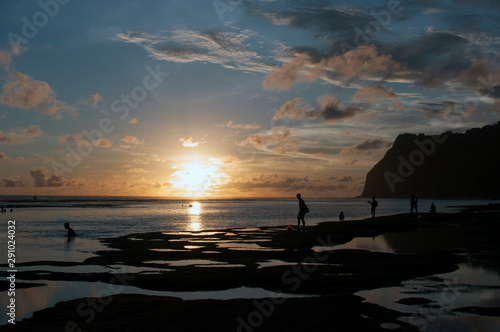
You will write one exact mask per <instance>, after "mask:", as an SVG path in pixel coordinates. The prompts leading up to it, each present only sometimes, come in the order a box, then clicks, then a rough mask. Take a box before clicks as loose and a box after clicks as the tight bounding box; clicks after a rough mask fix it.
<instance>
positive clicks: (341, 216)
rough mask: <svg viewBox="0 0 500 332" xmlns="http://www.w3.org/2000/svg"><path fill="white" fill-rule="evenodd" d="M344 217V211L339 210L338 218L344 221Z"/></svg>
mask: <svg viewBox="0 0 500 332" xmlns="http://www.w3.org/2000/svg"><path fill="white" fill-rule="evenodd" d="M344 219H345V217H344V211H340V214H339V220H340V221H344Z"/></svg>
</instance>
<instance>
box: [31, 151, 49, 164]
mask: <svg viewBox="0 0 500 332" xmlns="http://www.w3.org/2000/svg"><path fill="white" fill-rule="evenodd" d="M31 157H32V158H35V159H39V160H41V161H42V162H43V163H51V162H53V161H54V158H53V157H49V156H45V155H43V154H39V153H32V154H31Z"/></svg>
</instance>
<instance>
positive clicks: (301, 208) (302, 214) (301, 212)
mask: <svg viewBox="0 0 500 332" xmlns="http://www.w3.org/2000/svg"><path fill="white" fill-rule="evenodd" d="M297 199H298V200H299V213H298V214H297V229H298V230H299V231H300V221H301V220H302V229H303V230H304V231H305V230H306V221H305V220H304V217H305V215H306V213H308V212H309V208H308V207H307V205H306V203H304V200H303V199H302V198H301V196H300V194H297Z"/></svg>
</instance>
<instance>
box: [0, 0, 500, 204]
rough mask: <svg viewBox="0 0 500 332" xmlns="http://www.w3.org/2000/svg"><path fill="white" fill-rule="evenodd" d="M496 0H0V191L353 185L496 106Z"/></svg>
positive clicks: (485, 119)
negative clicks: (395, 156)
mask: <svg viewBox="0 0 500 332" xmlns="http://www.w3.org/2000/svg"><path fill="white" fill-rule="evenodd" d="M499 6H500V5H499V4H498V3H497V2H495V1H487V0H482V1H464V0H448V1H424V0H423V1H395V0H389V1H356V2H349V1H271V0H267V1H239V0H232V1H228V0H216V1H190V0H187V1H120V2H119V3H116V2H111V1H78V0H71V1H68V0H45V1H44V0H41V1H2V2H1V3H0V76H1V79H2V82H1V90H0V165H1V167H2V174H1V182H0V193H2V194H27V195H31V194H33V195H148V196H152V195H160V196H165V197H184V196H189V197H191V196H193V197H194V196H196V197H256V196H259V197H262V196H280V197H286V196H290V197H293V196H294V195H295V193H296V192H299V191H300V192H302V193H303V195H305V197H351V196H356V195H358V194H360V193H361V191H362V188H363V184H364V180H365V175H366V173H367V172H368V171H369V170H370V168H371V167H372V166H373V165H374V164H375V163H376V162H377V161H378V160H380V158H382V157H383V155H384V154H385V152H386V151H387V149H388V148H390V146H391V144H392V142H393V141H394V139H395V138H396V137H397V135H398V134H401V133H406V132H410V133H426V134H436V133H441V132H444V131H447V130H452V131H456V132H460V131H464V130H466V129H468V128H472V127H478V126H483V125H486V124H489V123H495V122H498V120H499V111H498V104H497V103H498V98H499V97H500V94H499V91H500V89H499V85H500V70H499V61H498V60H499V55H500V48H499V45H500V44H499V41H500V36H499V34H498V31H500V29H499V23H498V22H500V20H499V14H498V13H499Z"/></svg>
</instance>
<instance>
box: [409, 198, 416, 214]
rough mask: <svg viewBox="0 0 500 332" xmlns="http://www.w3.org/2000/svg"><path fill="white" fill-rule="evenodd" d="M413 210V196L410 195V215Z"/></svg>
mask: <svg viewBox="0 0 500 332" xmlns="http://www.w3.org/2000/svg"><path fill="white" fill-rule="evenodd" d="M414 208H415V195H412V196H411V199H410V213H413V209H414Z"/></svg>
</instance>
